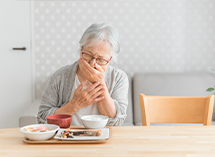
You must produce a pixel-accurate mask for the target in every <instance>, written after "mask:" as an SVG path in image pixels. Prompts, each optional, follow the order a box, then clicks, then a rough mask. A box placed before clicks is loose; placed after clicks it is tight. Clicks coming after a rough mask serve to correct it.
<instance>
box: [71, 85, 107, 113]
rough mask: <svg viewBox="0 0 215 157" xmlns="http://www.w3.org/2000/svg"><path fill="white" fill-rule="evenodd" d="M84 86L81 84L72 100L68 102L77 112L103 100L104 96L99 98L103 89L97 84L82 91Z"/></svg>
mask: <svg viewBox="0 0 215 157" xmlns="http://www.w3.org/2000/svg"><path fill="white" fill-rule="evenodd" d="M83 87H84V84H83V83H81V84H80V85H79V86H78V88H77V89H76V90H75V92H74V95H73V98H72V100H71V101H70V102H71V104H72V107H73V108H74V109H75V110H76V111H77V110H79V109H81V108H83V107H86V106H88V105H90V104H93V103H95V102H98V101H101V100H102V99H104V96H100V95H101V94H102V93H104V91H105V89H104V88H103V86H102V85H101V84H99V83H98V82H96V83H94V84H92V85H91V86H89V87H88V88H86V89H84V90H82V88H83Z"/></svg>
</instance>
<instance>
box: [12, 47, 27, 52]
mask: <svg viewBox="0 0 215 157" xmlns="http://www.w3.org/2000/svg"><path fill="white" fill-rule="evenodd" d="M13 50H23V51H25V50H26V48H25V47H21V48H17V47H16V48H13Z"/></svg>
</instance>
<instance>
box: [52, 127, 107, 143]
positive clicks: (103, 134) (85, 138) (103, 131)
mask: <svg viewBox="0 0 215 157" xmlns="http://www.w3.org/2000/svg"><path fill="white" fill-rule="evenodd" d="M64 130H66V129H59V130H58V132H57V134H56V135H55V137H54V139H59V140H67V141H92V140H102V139H108V138H109V128H104V129H100V130H101V136H97V137H96V136H81V137H79V136H74V138H61V137H59V135H60V133H61V132H62V131H64ZM71 130H89V129H71Z"/></svg>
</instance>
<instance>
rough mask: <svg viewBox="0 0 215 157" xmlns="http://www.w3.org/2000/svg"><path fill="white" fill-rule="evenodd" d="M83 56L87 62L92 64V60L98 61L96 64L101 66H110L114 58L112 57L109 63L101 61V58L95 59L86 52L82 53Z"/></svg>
mask: <svg viewBox="0 0 215 157" xmlns="http://www.w3.org/2000/svg"><path fill="white" fill-rule="evenodd" d="M81 54H82V57H83V59H84V60H86V61H87V62H90V61H91V60H93V59H96V63H97V64H98V65H101V66H104V65H106V64H108V63H109V62H110V60H111V58H112V56H111V58H110V59H109V61H108V60H105V59H101V58H95V57H93V56H92V55H90V54H88V53H85V52H82V53H81Z"/></svg>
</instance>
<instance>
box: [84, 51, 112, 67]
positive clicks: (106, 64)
mask: <svg viewBox="0 0 215 157" xmlns="http://www.w3.org/2000/svg"><path fill="white" fill-rule="evenodd" d="M83 54H86V55H89V56H91V57H92V59H91V60H90V62H91V61H92V60H93V59H96V63H97V59H101V58H96V57H93V55H90V54H88V53H86V52H81V55H82V58H83V59H84V57H83ZM111 59H112V56H111V57H110V59H109V60H106V59H101V60H104V61H106V62H107V63H106V64H99V63H97V64H98V65H101V66H105V65H107V64H108V63H109V62H110V60H111ZM84 60H85V59H84ZM87 62H88V61H87Z"/></svg>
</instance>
